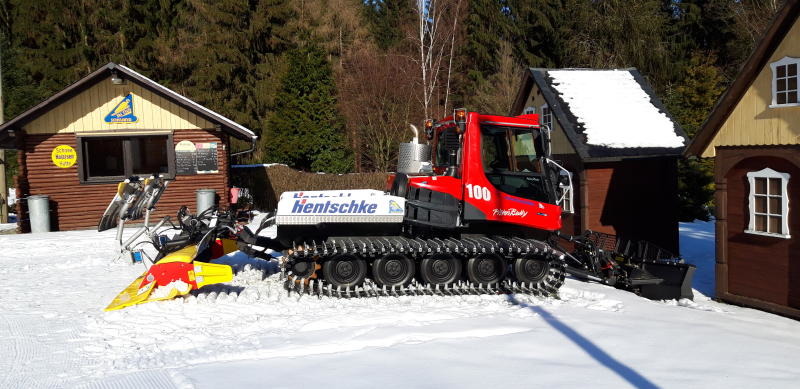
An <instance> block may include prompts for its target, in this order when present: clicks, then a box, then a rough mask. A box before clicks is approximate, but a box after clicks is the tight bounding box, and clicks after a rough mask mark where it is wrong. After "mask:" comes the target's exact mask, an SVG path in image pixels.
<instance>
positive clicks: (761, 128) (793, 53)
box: [702, 22, 800, 157]
mask: <svg viewBox="0 0 800 389" xmlns="http://www.w3.org/2000/svg"><path fill="white" fill-rule="evenodd" d="M786 56H788V57H794V58H798V57H800V23H797V22H795V24H794V26H793V27H792V29H791V30H790V31H789V33H788V34H787V35H786V37H785V38H784V40H783V42H781V44H780V45H779V46H778V48H777V49H776V50H775V53H773V54H772V57H770V59H769V61H768V63H767V64H766V65H765V66H764V68H762V69H761V71H760V73H759V74H758V77H756V79H755V80H754V81H753V84H752V85H751V86H750V88H748V90H747V91H746V92H745V94H744V96H742V99H741V100H740V101H739V103H738V104H737V105H736V107H735V108H734V109H733V111H732V112H731V114H730V116H729V117H728V119H726V120H725V122H724V123H723V124H722V127H721V128H720V130H719V132H717V134H716V135H715V136H714V139H712V141H711V142H710V144H709V145H708V146H707V147H706V149H705V151H703V154H702V157H713V156H715V155H716V147H717V146H748V145H793V144H800V106H797V107H780V108H769V105H770V104H772V68H771V67H770V64H771V63H773V62H775V61H778V60H780V59H781V58H783V57H786Z"/></svg>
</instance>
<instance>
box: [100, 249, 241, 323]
mask: <svg viewBox="0 0 800 389" xmlns="http://www.w3.org/2000/svg"><path fill="white" fill-rule="evenodd" d="M180 257H181V256H176V258H174V259H175V260H174V261H172V262H163V261H162V262H159V263H157V264H155V265H153V266H151V267H150V269H149V270H147V271H146V272H144V274H142V275H141V276H139V278H137V279H136V280H134V281H133V283H131V284H130V285H129V286H128V287H127V288H125V289H124V290H123V291H122V292H120V294H119V295H117V297H115V298H114V300H113V301H112V302H111V304H109V305H108V306H107V307H106V309H105V310H106V311H113V310H116V309H122V308H125V307H129V306H131V305H136V304H142V303H149V302H152V301H161V300H169V299H173V298H175V297H178V296H183V295H186V294H188V293H189V292H190V291H191V290H193V289H199V288H202V287H203V286H206V285H211V284H218V283H221V282H229V281H231V280H233V269H232V268H231V267H230V266H228V265H221V264H216V263H205V262H191V261H190V262H183V261H181V260H179V259H177V258H180ZM184 258H185V257H184ZM165 259H166V258H165Z"/></svg>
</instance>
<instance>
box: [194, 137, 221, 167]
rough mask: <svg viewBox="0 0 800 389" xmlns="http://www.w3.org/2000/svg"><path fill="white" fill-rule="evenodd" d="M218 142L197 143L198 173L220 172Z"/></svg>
mask: <svg viewBox="0 0 800 389" xmlns="http://www.w3.org/2000/svg"><path fill="white" fill-rule="evenodd" d="M217 164H218V163H217V142H209V143H198V144H197V174H204V173H219V167H217Z"/></svg>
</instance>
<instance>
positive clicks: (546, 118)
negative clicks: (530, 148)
mask: <svg viewBox="0 0 800 389" xmlns="http://www.w3.org/2000/svg"><path fill="white" fill-rule="evenodd" d="M545 110H547V111H545ZM539 112H541V113H540V114H539V117H540V118H541V120H540V121H539V122H540V123H541V124H542V125H545V126H547V129H548V130H550V132H553V131H554V129H553V110H552V109H550V106H549V105H548V104H547V103H544V104H542V105H541V106H540V107H539Z"/></svg>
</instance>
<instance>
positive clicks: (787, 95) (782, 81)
mask: <svg viewBox="0 0 800 389" xmlns="http://www.w3.org/2000/svg"><path fill="white" fill-rule="evenodd" d="M798 64H800V59H799V58H791V57H783V58H782V59H780V60H779V61H776V62H773V63H771V64H770V67H772V104H771V105H770V107H792V106H797V105H800V104H798V94H797V91H798V88H797V71H798Z"/></svg>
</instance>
